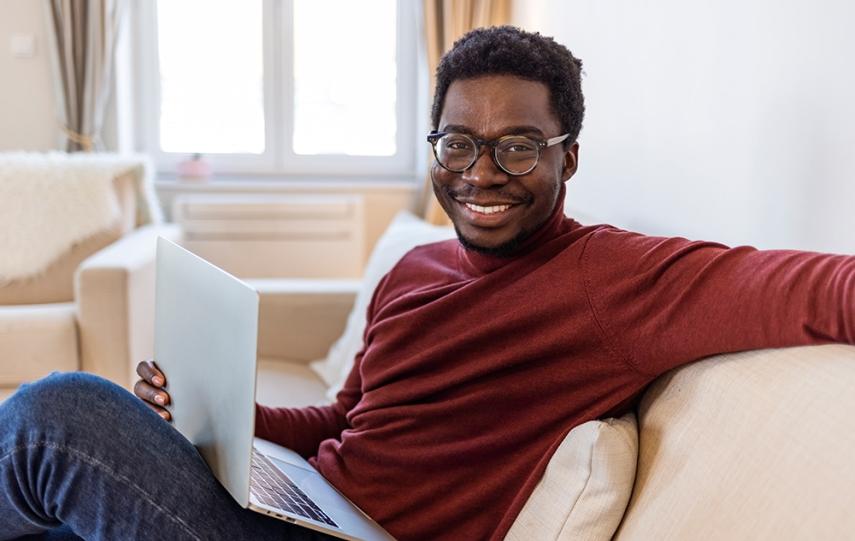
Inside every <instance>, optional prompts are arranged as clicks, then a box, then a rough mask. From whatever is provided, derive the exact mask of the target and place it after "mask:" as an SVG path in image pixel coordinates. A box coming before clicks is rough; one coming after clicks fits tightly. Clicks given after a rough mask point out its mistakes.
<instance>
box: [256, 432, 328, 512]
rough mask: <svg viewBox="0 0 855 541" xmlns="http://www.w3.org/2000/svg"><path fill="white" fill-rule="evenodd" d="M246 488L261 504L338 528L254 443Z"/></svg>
mask: <svg viewBox="0 0 855 541" xmlns="http://www.w3.org/2000/svg"><path fill="white" fill-rule="evenodd" d="M249 488H250V492H252V495H253V496H255V497H256V498H258V501H260V502H261V503H263V504H265V505H269V506H270V507H274V508H277V507H278V508H279V509H284V510H286V511H289V512H291V513H294V514H295V515H300V516H301V517H306V518H310V519H312V520H316V521H318V522H324V523H326V524H329V525H330V526H333V527H336V528H338V524H336V523H335V522H333V520H332V519H331V518H330V517H328V516H327V515H326V513H324V512H323V511H321V509H320V508H319V507H318V506H317V505H315V502H313V501H312V500H311V499H309V497H308V496H306V494H305V493H304V492H303V491H302V490H300V488H299V487H297V485H295V484H294V483H293V482H292V481H291V480H290V479H289V478H288V476H287V475H285V474H284V473H282V472H281V471H280V470H279V468H277V467H276V466H274V465H273V464H272V463H271V462H270V459H269V458H267V457H266V456H264V455H263V454H261V453H260V452H258V450H257V449H256V448H255V447H253V448H252V483H250V485H249Z"/></svg>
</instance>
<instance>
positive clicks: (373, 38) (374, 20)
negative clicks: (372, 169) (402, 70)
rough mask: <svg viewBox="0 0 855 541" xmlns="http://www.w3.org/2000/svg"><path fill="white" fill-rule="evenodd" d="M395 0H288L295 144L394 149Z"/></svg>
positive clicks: (299, 147)
mask: <svg viewBox="0 0 855 541" xmlns="http://www.w3.org/2000/svg"><path fill="white" fill-rule="evenodd" d="M396 24H397V15H396V6H395V0H363V1H360V2H354V1H353V0H295V1H294V96H295V97H294V152H296V153H297V154H349V155H353V156H391V155H394V154H395V150H396V148H395V130H396V115H395V99H396V88H395V87H396V84H395V78H396V76H397V73H396V66H395V56H396V47H395V44H396V39H395V27H396Z"/></svg>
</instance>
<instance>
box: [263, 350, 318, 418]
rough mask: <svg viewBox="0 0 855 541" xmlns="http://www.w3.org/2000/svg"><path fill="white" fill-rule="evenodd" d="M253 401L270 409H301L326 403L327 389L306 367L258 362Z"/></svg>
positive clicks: (274, 361) (286, 363)
mask: <svg viewBox="0 0 855 541" xmlns="http://www.w3.org/2000/svg"><path fill="white" fill-rule="evenodd" d="M256 379H257V386H256V392H255V399H256V402H258V403H260V404H264V405H265V406H272V407H282V408H287V407H302V406H313V405H321V404H323V403H326V401H327V400H326V390H327V386H326V385H325V384H324V382H323V380H322V379H321V378H320V377H319V376H318V375H317V374H316V373H315V372H314V371H313V370H312V369H311V368H309V367H308V366H307V365H305V364H303V363H294V362H288V361H282V360H278V359H259V360H258V375H257V376H256Z"/></svg>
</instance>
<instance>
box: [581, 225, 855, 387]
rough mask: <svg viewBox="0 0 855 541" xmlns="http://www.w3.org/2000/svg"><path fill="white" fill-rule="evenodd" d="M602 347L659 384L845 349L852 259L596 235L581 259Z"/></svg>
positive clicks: (853, 294)
mask: <svg viewBox="0 0 855 541" xmlns="http://www.w3.org/2000/svg"><path fill="white" fill-rule="evenodd" d="M583 265H584V269H585V275H586V289H587V291H588V298H589V301H590V304H591V308H592V312H593V314H594V317H595V319H596V321H597V324H598V325H599V327H600V329H601V330H602V332H603V336H604V338H605V340H606V341H607V342H608V343H609V345H610V346H611V347H612V348H614V349H615V350H617V351H618V352H619V354H621V355H623V356H624V357H625V359H626V360H627V361H628V362H629V363H630V364H631V365H632V366H633V367H634V368H635V369H636V370H638V371H639V372H641V373H643V374H646V375H648V376H656V375H659V374H661V373H663V372H665V371H667V370H669V369H671V368H674V367H676V366H680V365H682V364H685V363H688V362H691V361H694V360H697V359H700V358H703V357H707V356H710V355H714V354H718V353H725V352H733V351H742V350H749V349H761V348H770V347H786V346H796V345H808V344H822V343H828V342H847V343H853V342H855V257H852V256H840V255H831V254H819V253H813V252H798V251H790V250H770V251H760V250H756V249H754V248H749V247H739V248H727V247H726V246H722V245H720V244H714V243H709V242H691V241H688V240H686V239H681V238H660V237H646V236H643V235H638V234H635V233H629V232H626V231H619V230H602V231H600V232H597V233H595V234H594V236H593V237H592V238H591V239H590V240H589V242H588V246H587V247H586V249H585V253H584V255H583Z"/></svg>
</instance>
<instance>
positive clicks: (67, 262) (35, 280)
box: [0, 172, 137, 305]
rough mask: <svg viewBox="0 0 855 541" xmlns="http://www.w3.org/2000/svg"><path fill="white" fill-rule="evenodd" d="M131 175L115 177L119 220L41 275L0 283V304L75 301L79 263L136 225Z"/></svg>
mask: <svg viewBox="0 0 855 541" xmlns="http://www.w3.org/2000/svg"><path fill="white" fill-rule="evenodd" d="M136 182H137V181H136V179H135V177H134V174H133V172H128V173H127V174H122V175H119V176H117V177H116V178H115V179H114V181H113V185H114V187H115V191H116V197H117V201H118V203H119V210H120V216H119V219H118V220H117V221H116V223H114V224H113V225H112V226H111V227H110V228H108V229H106V230H104V231H101V232H100V233H97V234H95V235H93V236H91V237H89V238H87V239H85V240H84V241H82V242H79V243H77V244H75V245H73V246H71V247H70V248H69V250H68V251H67V252H65V253H64V254H63V255H62V256H61V257H59V258H58V259H56V260H55V261H54V262H53V263H51V264H50V266H49V267H48V268H47V269H45V271H44V272H42V273H40V274H38V275H35V276H32V277H28V278H23V279H20V280H13V281H11V282H7V283H0V305H9V304H42V303H56V302H70V301H72V300H73V299H74V272H75V271H76V270H77V267H78V266H79V265H80V263H81V262H82V261H83V260H84V259H86V258H87V257H89V256H90V255H92V254H94V253H95V252H97V251H99V250H101V249H102V248H104V247H105V246H108V245H110V244H112V243H113V242H115V241H116V240H118V239H119V238H121V237H122V236H124V235H125V234H126V233H128V232H129V231H131V230H133V229H134V228H135V227H136V225H137V188H136V184H135V183H136Z"/></svg>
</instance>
